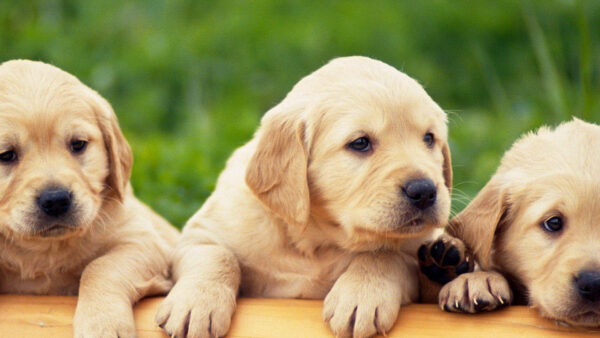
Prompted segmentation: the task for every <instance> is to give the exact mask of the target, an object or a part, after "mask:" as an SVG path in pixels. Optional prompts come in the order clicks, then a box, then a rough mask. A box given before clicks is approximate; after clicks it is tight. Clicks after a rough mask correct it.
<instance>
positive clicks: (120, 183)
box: [91, 91, 133, 201]
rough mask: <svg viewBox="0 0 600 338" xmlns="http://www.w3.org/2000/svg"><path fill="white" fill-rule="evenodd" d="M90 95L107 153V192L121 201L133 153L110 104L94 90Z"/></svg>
mask: <svg viewBox="0 0 600 338" xmlns="http://www.w3.org/2000/svg"><path fill="white" fill-rule="evenodd" d="M91 96H92V100H93V107H94V110H95V112H96V120H97V122H98V126H99V127H100V131H102V136H103V138H104V146H105V147H106V152H107V154H108V170H109V173H108V177H107V178H106V184H107V186H108V187H109V189H108V193H109V194H114V196H115V197H117V198H118V199H119V200H121V201H122V200H123V196H124V193H125V189H126V188H127V184H128V183H129V177H130V176H131V167H132V165H133V154H132V153H131V148H130V147H129V143H127V140H126V139H125V136H123V133H122V132H121V128H120V127H119V123H118V120H117V116H116V115H115V113H114V111H113V109H112V107H111V106H110V104H109V103H108V102H107V101H106V100H105V99H104V98H102V97H101V96H100V95H99V94H98V93H96V92H94V91H91Z"/></svg>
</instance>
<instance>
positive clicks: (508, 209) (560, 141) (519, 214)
mask: <svg viewBox="0 0 600 338" xmlns="http://www.w3.org/2000/svg"><path fill="white" fill-rule="evenodd" d="M598 173H600V126H598V125H595V124H591V123H586V122H583V121H580V120H577V119H574V120H573V121H570V122H566V123H563V124H561V125H560V126H558V127H557V128H556V129H555V130H551V129H549V128H546V127H544V128H541V129H540V130H538V131H537V132H535V133H529V134H527V135H525V136H523V137H522V138H521V139H520V140H518V141H517V142H516V143H515V144H514V145H513V146H512V148H511V149H510V150H509V151H508V152H507V153H506V154H505V155H504V157H503V159H502V163H501V165H500V167H499V168H498V170H497V172H496V173H495V175H494V176H493V177H492V178H491V179H490V181H489V182H488V183H487V184H486V185H485V187H484V188H483V189H482V190H481V191H480V192H479V194H478V195H477V196H476V197H475V199H474V200H473V201H472V202H471V203H470V204H469V205H468V206H467V208H466V209H465V210H464V211H463V212H461V213H460V214H459V215H458V216H456V217H455V218H454V219H453V220H452V221H451V225H450V226H449V227H448V231H449V232H450V233H451V234H453V235H455V236H457V237H458V238H460V239H462V240H463V241H464V242H465V243H466V244H467V246H468V247H470V248H471V249H472V250H473V251H474V253H475V255H476V258H477V259H478V261H479V263H480V264H481V265H482V268H483V270H485V271H481V272H476V273H472V274H464V275H461V276H459V277H458V278H457V279H455V280H454V281H452V282H450V283H448V284H446V285H445V286H444V288H443V289H442V291H441V293H440V302H441V303H442V305H443V304H450V305H453V304H457V305H459V306H460V307H463V308H464V310H466V311H467V312H472V310H473V301H474V300H475V299H480V300H482V299H485V300H486V301H488V302H490V303H493V302H495V301H497V299H498V298H504V301H506V302H508V301H510V299H511V297H512V292H511V290H510V289H509V287H508V286H509V284H508V282H509V281H510V282H511V286H512V287H513V290H512V291H513V292H514V293H515V295H516V296H517V297H518V298H521V299H523V300H524V301H526V302H528V303H529V304H530V305H531V306H533V307H535V308H537V309H538V310H539V311H540V313H541V314H542V315H544V316H546V317H548V318H552V319H555V320H558V321H562V322H566V323H569V324H572V325H576V326H596V327H597V326H599V325H600V310H598V308H597V304H596V305H593V303H591V302H588V301H587V300H586V299H583V298H581V297H580V296H579V295H578V292H577V290H576V285H575V283H574V278H575V276H577V274H578V272H579V271H582V270H597V269H600V255H599V254H598V253H599V252H600V244H599V243H600V226H599V225H600V199H598V192H600V176H599V174H598ZM554 216H560V217H561V218H562V220H563V223H564V227H563V229H562V230H560V231H556V232H548V231H546V230H544V229H543V226H542V223H543V222H544V221H545V220H547V219H549V218H551V217H554ZM507 279H508V281H507ZM465 290H466V291H465ZM465 294H468V295H469V298H468V299H465ZM469 309H470V310H469Z"/></svg>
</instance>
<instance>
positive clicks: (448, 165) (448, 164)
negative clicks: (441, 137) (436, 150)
mask: <svg viewBox="0 0 600 338" xmlns="http://www.w3.org/2000/svg"><path fill="white" fill-rule="evenodd" d="M442 155H444V183H445V184H446V187H448V191H451V190H452V157H451V156H450V147H449V146H448V142H446V143H445V144H444V146H443V147H442Z"/></svg>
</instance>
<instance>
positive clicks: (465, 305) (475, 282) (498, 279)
mask: <svg viewBox="0 0 600 338" xmlns="http://www.w3.org/2000/svg"><path fill="white" fill-rule="evenodd" d="M511 300H512V292H511V290H510V287H509V286H508V282H507V281H506V279H504V277H502V275H500V274H498V273H496V272H484V271H479V272H471V273H466V274H462V275H460V276H458V277H457V278H456V279H454V280H453V281H451V282H449V283H447V284H446V285H444V287H442V289H441V290H440V293H439V298H438V303H439V305H440V307H442V308H443V310H444V311H450V312H468V313H477V312H484V311H491V310H494V309H497V308H499V307H502V306H505V305H508V304H510V302H511ZM448 302H451V303H452V304H453V306H452V307H449V306H447V304H448Z"/></svg>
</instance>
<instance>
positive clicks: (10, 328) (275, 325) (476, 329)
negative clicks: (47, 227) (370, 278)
mask: <svg viewBox="0 0 600 338" xmlns="http://www.w3.org/2000/svg"><path fill="white" fill-rule="evenodd" d="M161 300H162V298H149V299H145V300H143V301H141V302H140V303H139V304H137V305H136V307H135V321H136V325H137V332H138V336H139V337H140V338H145V337H166V336H165V335H164V334H163V333H162V331H161V329H160V328H159V327H158V326H156V324H155V323H154V314H155V312H156V308H157V307H158V305H159V304H160V301H161ZM76 302H77V298H76V297H53V296H47V297H46V296H45V297H40V296H14V295H3V296H0V337H70V336H71V335H72V326H71V324H72V318H73V313H74V311H75V304H76ZM321 308H322V302H321V301H313V300H296V299H240V300H239V303H238V309H237V312H236V314H235V316H234V318H233V322H232V326H231V330H230V331H229V335H228V336H229V337H331V333H330V332H329V330H328V328H327V327H326V325H325V324H324V323H323V321H322V319H321ZM566 336H569V337H592V336H596V337H597V336H600V331H586V330H576V329H572V328H568V327H564V326H561V325H558V324H556V323H554V322H552V321H549V320H545V319H543V318H540V317H539V316H538V315H537V313H536V312H535V311H534V310H531V309H529V308H527V307H523V306H512V307H509V308H506V309H503V310H500V311H496V312H492V313H486V314H479V315H464V314H452V313H446V312H443V311H441V310H440V309H439V308H437V307H436V306H435V305H423V304H413V305H409V306H406V307H403V308H402V309H401V310H400V316H399V318H398V321H397V322H396V325H395V326H394V328H393V330H392V331H391V332H390V333H389V334H388V337H436V338H439V337H443V338H447V337H492V338H499V337H566Z"/></svg>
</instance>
